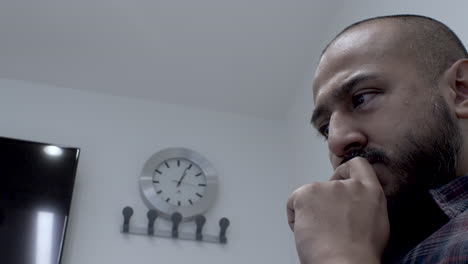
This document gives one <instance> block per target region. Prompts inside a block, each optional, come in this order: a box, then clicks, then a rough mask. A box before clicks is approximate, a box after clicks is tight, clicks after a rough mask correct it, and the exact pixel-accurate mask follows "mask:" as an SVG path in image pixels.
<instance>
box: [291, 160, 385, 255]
mask: <svg viewBox="0 0 468 264" xmlns="http://www.w3.org/2000/svg"><path fill="white" fill-rule="evenodd" d="M287 211H288V221H289V225H290V227H291V229H292V230H293V232H294V236H295V240H296V247H297V251H298V254H299V259H300V260H301V263H302V264H312V263H313V264H325V263H327V264H328V263H333V264H340V263H353V264H354V263H356V264H371V263H380V258H381V256H382V253H383V250H384V248H385V246H386V244H387V241H388V237H389V233H390V232H389V222H388V214H387V201H386V199H385V195H384V192H383V189H382V187H381V185H380V183H379V180H378V178H377V176H376V175H375V171H374V169H373V168H372V166H371V165H370V164H369V162H368V161H367V160H366V159H364V158H361V157H356V158H353V159H351V160H349V161H348V162H346V163H345V164H343V165H341V166H339V167H338V168H337V169H336V170H335V173H334V175H333V177H332V178H331V180H330V181H328V182H318V183H312V184H308V185H304V186H302V187H301V188H299V189H297V190H296V191H295V192H294V193H293V194H292V195H291V197H290V198H289V200H288V204H287Z"/></svg>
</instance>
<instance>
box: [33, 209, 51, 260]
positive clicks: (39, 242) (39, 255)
mask: <svg viewBox="0 0 468 264" xmlns="http://www.w3.org/2000/svg"><path fill="white" fill-rule="evenodd" d="M53 234H54V214H53V213H51V212H44V211H39V213H38V214H37V232H36V264H51V263H53V262H52V253H53V252H52V241H53V239H52V238H53Z"/></svg>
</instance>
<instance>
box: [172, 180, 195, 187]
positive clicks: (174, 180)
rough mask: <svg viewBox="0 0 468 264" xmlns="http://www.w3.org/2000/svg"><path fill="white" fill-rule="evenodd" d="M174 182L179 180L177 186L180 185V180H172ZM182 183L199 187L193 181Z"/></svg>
mask: <svg viewBox="0 0 468 264" xmlns="http://www.w3.org/2000/svg"><path fill="white" fill-rule="evenodd" d="M172 181H173V182H177V186H179V181H176V180H172ZM181 184H187V185H192V186H196V187H198V185H195V184H193V183H189V182H181Z"/></svg>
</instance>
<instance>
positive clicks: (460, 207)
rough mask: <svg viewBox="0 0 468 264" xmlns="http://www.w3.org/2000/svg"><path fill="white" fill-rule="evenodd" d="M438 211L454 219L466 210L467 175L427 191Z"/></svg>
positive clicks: (467, 198)
mask: <svg viewBox="0 0 468 264" xmlns="http://www.w3.org/2000/svg"><path fill="white" fill-rule="evenodd" d="M429 192H430V193H431V195H432V198H433V199H434V201H435V202H436V203H437V204H438V205H439V207H440V209H441V210H442V211H443V212H444V213H445V214H446V215H447V216H448V217H450V218H454V217H456V216H457V215H459V214H461V213H462V212H464V211H465V210H467V209H468V175H465V176H462V177H457V178H455V179H454V180H452V181H451V182H449V183H447V184H445V185H443V186H441V187H438V188H435V189H432V190H430V191H429Z"/></svg>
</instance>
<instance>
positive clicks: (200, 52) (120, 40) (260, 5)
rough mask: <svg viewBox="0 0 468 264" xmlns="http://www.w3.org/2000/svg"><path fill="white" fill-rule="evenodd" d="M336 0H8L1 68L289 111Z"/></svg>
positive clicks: (171, 98) (1, 28)
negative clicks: (312, 50) (312, 49)
mask: <svg viewBox="0 0 468 264" xmlns="http://www.w3.org/2000/svg"><path fill="white" fill-rule="evenodd" d="M334 3H335V2H334V1H326V0H314V1H310V0H293V1H279V0H236V1H223V0H197V1H193V0H176V1H172V0H162V1H150V0H132V1H124V0H80V1H60V0H41V1H2V2H1V3H0V36H1V39H2V41H1V45H0V58H2V63H0V78H7V79H15V80H26V81H33V82H41V83H46V84H51V85H56V86H60V87H67V88H75V89H82V90H88V91H99V92H102V93H107V94H112V95H120V96H128V97H138V98H145V99H151V100H155V101H158V102H165V103H172V104H182V105H190V106H197V107H203V108H207V109H211V110H215V111H222V112H232V113H241V114H245V115H254V116H259V117H266V118H270V119H284V117H285V113H286V111H287V108H288V106H289V105H290V103H291V100H292V97H293V94H294V93H292V92H291V91H292V90H295V89H297V88H298V87H300V84H301V83H302V79H303V76H304V74H305V66H306V65H307V64H308V63H309V61H310V55H311V53H310V48H311V47H313V46H314V45H315V44H316V39H318V38H317V36H318V35H320V34H321V31H322V26H323V23H326V22H327V21H328V17H327V16H328V15H329V12H328V10H329V8H330V6H332V5H334Z"/></svg>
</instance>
